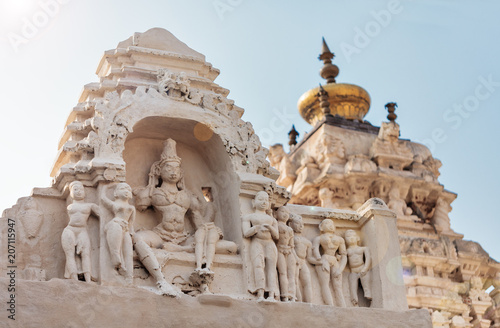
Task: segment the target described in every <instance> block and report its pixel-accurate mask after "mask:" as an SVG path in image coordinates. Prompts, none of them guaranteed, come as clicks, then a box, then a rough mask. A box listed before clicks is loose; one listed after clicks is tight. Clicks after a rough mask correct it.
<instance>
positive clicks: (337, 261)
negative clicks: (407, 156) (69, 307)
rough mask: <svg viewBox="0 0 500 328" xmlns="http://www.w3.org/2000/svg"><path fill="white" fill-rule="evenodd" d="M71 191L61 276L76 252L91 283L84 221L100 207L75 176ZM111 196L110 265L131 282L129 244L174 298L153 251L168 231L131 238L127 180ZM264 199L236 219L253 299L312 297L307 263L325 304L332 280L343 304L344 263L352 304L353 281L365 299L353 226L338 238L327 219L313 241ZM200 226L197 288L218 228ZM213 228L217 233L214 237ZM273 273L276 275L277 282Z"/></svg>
mask: <svg viewBox="0 0 500 328" xmlns="http://www.w3.org/2000/svg"><path fill="white" fill-rule="evenodd" d="M104 194H105V193H104ZM70 195H71V197H72V199H73V202H72V204H70V205H69V206H68V215H69V218H70V221H69V224H68V226H67V227H66V228H65V229H64V231H63V233H62V237H61V243H62V247H63V249H64V252H65V255H66V267H65V278H72V279H78V269H77V264H76V257H77V256H80V257H81V262H82V264H81V271H82V272H83V275H84V279H85V280H86V281H90V280H91V277H90V272H91V270H90V262H91V261H90V239H89V236H88V233H87V229H86V224H87V220H88V218H89V216H90V214H91V213H92V212H93V213H94V214H96V215H98V216H99V208H98V206H97V205H96V204H92V203H85V202H84V199H85V190H84V187H83V184H82V183H81V182H79V181H74V182H73V183H71V184H70ZM114 198H115V199H114V201H111V200H109V199H108V198H107V197H106V196H105V195H103V196H102V201H103V204H104V205H105V206H106V207H107V208H108V209H109V210H110V211H111V212H113V214H114V218H113V219H112V220H111V221H109V222H108V223H107V224H106V226H105V228H104V232H105V236H106V240H107V245H108V247H109V252H110V257H111V263H112V265H113V266H114V267H115V268H116V270H117V271H118V272H119V273H120V274H121V275H122V276H124V278H125V281H126V282H127V283H128V284H132V282H133V249H134V248H135V251H136V253H137V255H138V257H139V260H140V261H141V262H142V264H143V265H144V266H145V268H146V269H147V271H148V272H149V273H150V274H151V275H152V276H153V278H154V279H155V280H156V282H157V284H158V287H159V289H160V291H161V292H162V293H163V294H166V295H171V296H178V295H179V294H180V293H181V291H180V290H179V289H178V288H176V287H175V286H173V285H171V284H170V283H168V282H167V281H166V280H165V278H164V276H163V274H162V272H161V267H160V265H159V263H158V260H157V259H156V256H155V254H154V253H153V251H152V247H153V244H154V243H155V239H158V242H159V244H162V242H163V241H165V240H167V239H169V238H172V236H164V235H162V231H154V229H153V230H148V231H143V232H138V234H139V235H141V234H142V235H147V236H146V237H154V238H152V239H151V238H150V239H149V240H146V239H147V238H144V237H141V238H137V237H135V232H134V227H133V223H134V219H135V207H134V206H133V205H130V204H129V202H128V201H129V200H130V199H131V198H132V191H131V188H130V186H129V185H128V184H126V183H119V184H117V185H116V187H115V192H114ZM269 205H270V204H269V196H268V194H267V193H266V192H259V193H257V195H256V196H255V198H254V200H253V207H254V211H253V213H250V214H247V215H245V216H244V217H243V219H242V220H243V221H242V230H243V235H244V237H245V238H246V239H248V240H249V245H248V253H249V257H250V260H249V261H250V263H248V264H249V265H248V266H249V267H250V268H251V270H250V271H251V273H252V275H253V285H254V286H253V288H249V289H250V290H254V291H255V293H256V294H257V297H258V298H259V299H264V297H265V296H267V299H269V300H273V299H274V300H279V299H281V300H283V301H295V300H299V301H304V302H311V301H312V284H311V275H310V272H309V268H308V266H307V262H309V263H311V264H313V265H314V266H315V269H316V272H317V275H318V280H319V283H320V287H321V294H322V297H323V301H324V303H326V304H331V305H333V304H334V303H333V299H332V295H331V292H330V287H329V285H330V283H331V284H332V286H333V289H334V294H335V298H336V303H337V305H339V306H345V301H344V298H343V295H342V272H343V271H344V268H345V266H346V264H347V262H349V266H350V271H351V272H350V274H349V285H350V290H351V293H350V294H351V301H352V303H353V304H354V305H357V304H358V299H357V288H358V280H361V284H362V287H363V290H364V294H365V298H367V299H368V300H370V299H371V286H370V285H371V283H370V275H369V268H370V262H371V257H370V253H369V250H368V248H367V247H361V246H359V237H358V235H357V234H356V232H355V231H353V230H348V231H346V233H345V241H344V238H342V237H340V236H339V235H337V234H335V225H334V223H333V221H332V220H330V219H326V220H324V221H323V222H321V224H320V225H319V229H320V235H319V236H318V237H316V238H315V239H314V240H313V242H312V243H311V241H309V240H308V239H307V238H305V237H303V236H301V232H302V229H303V222H302V218H301V217H300V216H299V215H295V214H292V213H289V211H288V209H287V208H286V207H280V208H279V209H277V210H276V212H275V214H276V219H277V220H276V219H275V218H274V217H273V216H271V215H269V214H268V211H269ZM205 212H206V211H205ZM204 214H206V213H204ZM201 227H202V228H203V229H200V228H199V229H198V230H197V231H196V233H195V240H196V245H195V256H196V262H197V263H196V265H197V270H195V272H198V276H199V277H200V278H201V279H199V280H200V281H201V288H202V292H207V291H208V283H209V281H211V280H210V279H205V278H206V277H208V276H210V273H211V264H212V261H213V258H214V255H215V248H216V247H215V244H216V243H217V242H218V239H220V238H221V237H222V234H221V232H220V229H219V228H218V227H216V226H215V225H214V224H213V220H212V221H210V222H207V223H205V224H203V225H201ZM202 232H203V233H202ZM165 233H172V232H171V231H163V234H165ZM214 233H215V235H216V238H213V236H214ZM227 242H229V241H227ZM229 243H230V244H232V245H234V247H233V246H232V245H229V247H228V249H231V248H233V250H234V248H235V246H236V245H235V244H234V243H232V242H229ZM346 243H347V247H346ZM198 245H201V246H202V247H201V249H200V247H197V246H198ZM134 246H135V247H134ZM177 246H179V245H177ZM211 246H212V247H211ZM179 247H180V248H182V246H179ZM179 250H181V249H179ZM202 266H204V267H202ZM276 269H277V270H276ZM276 273H278V274H279V280H278V279H277V274H276ZM207 274H208V275H207ZM203 277H205V278H203ZM278 281H279V282H278ZM278 283H279V287H278ZM300 285H301V287H302V288H300V287H299V286H300ZM269 286H270V287H269ZM266 294H267V295H266Z"/></svg>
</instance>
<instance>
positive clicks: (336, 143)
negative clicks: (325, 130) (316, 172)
mask: <svg viewBox="0 0 500 328" xmlns="http://www.w3.org/2000/svg"><path fill="white" fill-rule="evenodd" d="M316 153H317V162H318V164H319V165H320V167H321V168H322V173H326V172H327V171H328V170H329V168H330V166H332V165H333V166H339V170H340V171H343V170H344V165H345V163H346V161H347V160H346V156H345V147H344V143H343V142H342V140H341V139H340V138H337V137H334V136H332V135H329V134H324V135H323V136H322V138H321V141H320V142H319V143H318V144H317V146H316Z"/></svg>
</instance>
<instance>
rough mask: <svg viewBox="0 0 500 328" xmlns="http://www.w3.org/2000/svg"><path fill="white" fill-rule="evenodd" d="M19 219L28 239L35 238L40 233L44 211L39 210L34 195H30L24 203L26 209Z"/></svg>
mask: <svg viewBox="0 0 500 328" xmlns="http://www.w3.org/2000/svg"><path fill="white" fill-rule="evenodd" d="M19 220H20V221H21V223H22V225H23V228H24V231H25V233H26V235H27V237H28V239H33V238H35V237H36V236H37V235H38V231H39V230H40V226H41V225H42V221H43V213H42V212H40V211H38V210H37V208H36V202H35V200H34V199H33V197H29V198H28V199H27V200H26V203H24V211H23V212H22V213H21V215H20V216H19Z"/></svg>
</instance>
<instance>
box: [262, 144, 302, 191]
mask: <svg viewBox="0 0 500 328" xmlns="http://www.w3.org/2000/svg"><path fill="white" fill-rule="evenodd" d="M268 157H269V161H270V162H271V166H273V167H274V168H276V169H278V171H279V172H280V176H279V178H278V180H276V183H277V184H278V185H280V186H284V187H288V186H290V185H292V184H293V183H294V182H295V180H296V179H297V175H296V174H295V169H294V165H293V164H292V162H291V161H290V159H289V158H288V155H287V154H286V153H285V150H284V149H283V145H281V144H276V145H273V146H271V147H269V155H268Z"/></svg>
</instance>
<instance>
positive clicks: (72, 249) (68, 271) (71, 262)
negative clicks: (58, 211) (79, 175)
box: [61, 181, 100, 282]
mask: <svg viewBox="0 0 500 328" xmlns="http://www.w3.org/2000/svg"><path fill="white" fill-rule="evenodd" d="M69 190H70V196H71V198H72V199H73V202H72V203H71V204H70V205H68V208H67V209H68V216H69V223H68V225H67V226H66V228H64V230H63V232H62V235H61V245H62V247H63V250H64V253H65V255H66V268H65V271H64V278H70V279H75V280H78V268H77V264H76V257H77V256H80V258H81V264H82V265H81V267H82V272H83V276H84V278H85V281H86V282H90V281H91V276H90V273H91V271H90V239H89V234H88V232H87V221H88V219H89V217H90V215H91V214H92V213H93V214H94V215H95V216H97V217H99V215H100V214H99V207H98V206H97V205H96V204H92V203H85V188H84V187H83V184H82V183H81V182H80V181H73V182H72V183H71V184H70V185H69Z"/></svg>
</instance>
